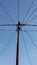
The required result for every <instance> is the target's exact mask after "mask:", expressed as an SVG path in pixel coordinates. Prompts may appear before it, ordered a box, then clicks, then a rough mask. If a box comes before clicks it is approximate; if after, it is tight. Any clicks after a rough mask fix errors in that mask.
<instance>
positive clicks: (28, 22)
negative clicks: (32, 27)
mask: <svg viewBox="0 0 37 65" xmlns="http://www.w3.org/2000/svg"><path fill="white" fill-rule="evenodd" d="M35 18H37V16H34V17H33V18H31V19H30V20H29V21H28V23H30V22H31V21H32V20H34V19H35Z"/></svg>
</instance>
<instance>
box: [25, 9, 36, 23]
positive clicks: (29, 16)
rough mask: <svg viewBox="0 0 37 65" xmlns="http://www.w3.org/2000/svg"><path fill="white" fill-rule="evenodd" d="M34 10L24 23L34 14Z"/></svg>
mask: <svg viewBox="0 0 37 65" xmlns="http://www.w3.org/2000/svg"><path fill="white" fill-rule="evenodd" d="M36 10H37V8H36V9H35V10H34V11H33V12H32V14H31V15H30V16H29V17H28V18H27V20H26V21H25V22H27V21H28V20H29V19H30V18H31V16H32V15H33V14H34V13H35V12H36Z"/></svg>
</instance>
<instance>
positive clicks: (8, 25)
mask: <svg viewBox="0 0 37 65" xmlns="http://www.w3.org/2000/svg"><path fill="white" fill-rule="evenodd" d="M34 1H35V0H33V1H32V3H31V5H30V7H29V9H28V11H27V13H26V16H25V18H24V19H23V21H22V23H21V22H20V21H19V0H18V23H17V24H16V23H15V22H14V20H13V19H12V17H11V16H10V15H9V13H8V12H7V10H6V9H5V8H4V6H3V5H2V3H1V2H0V5H1V7H2V8H3V9H4V11H5V12H6V14H7V15H8V17H9V18H10V20H11V21H12V22H13V24H0V27H16V28H17V29H16V30H15V31H17V49H16V65H19V51H20V49H19V45H20V41H19V39H20V31H22V32H23V31H24V32H26V33H27V34H28V36H29V37H30V39H31V41H32V43H33V45H34V46H35V47H36V48H37V46H36V45H35V43H34V41H33V40H32V37H31V35H30V34H29V33H28V32H37V30H22V27H37V24H24V21H25V19H26V17H27V16H28V13H29V12H30V9H31V7H32V5H33V4H34ZM36 10H37V8H36V9H35V10H34V11H33V12H32V14H31V15H30V17H31V16H32V15H33V14H34V13H35V11H36ZM30 17H29V18H28V19H27V20H29V19H30ZM36 17H37V16H35V17H34V18H36ZM34 18H32V19H31V20H30V21H32V20H33V19H34ZM0 31H9V32H10V31H12V30H6V29H0ZM14 34H15V32H14V33H13V35H12V37H11V38H10V40H9V41H8V43H7V45H6V46H5V47H4V49H3V50H2V51H1V53H0V56H1V55H2V54H3V52H4V51H5V49H6V48H7V47H8V45H9V44H10V41H11V40H12V38H13V37H14ZM22 37H23V42H24V46H25V49H26V52H27V56H28V59H29V63H30V65H32V63H31V59H30V56H29V53H28V49H27V47H26V44H25V40H24V35H22Z"/></svg>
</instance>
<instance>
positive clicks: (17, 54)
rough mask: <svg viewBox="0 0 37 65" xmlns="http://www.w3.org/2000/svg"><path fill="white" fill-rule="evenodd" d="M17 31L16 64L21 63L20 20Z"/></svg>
mask: <svg viewBox="0 0 37 65" xmlns="http://www.w3.org/2000/svg"><path fill="white" fill-rule="evenodd" d="M17 32H18V36H17V50H16V65H19V36H20V22H18V26H17Z"/></svg>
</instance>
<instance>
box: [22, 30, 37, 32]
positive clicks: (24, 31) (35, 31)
mask: <svg viewBox="0 0 37 65" xmlns="http://www.w3.org/2000/svg"><path fill="white" fill-rule="evenodd" d="M21 31H24V32H37V30H21Z"/></svg>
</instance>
